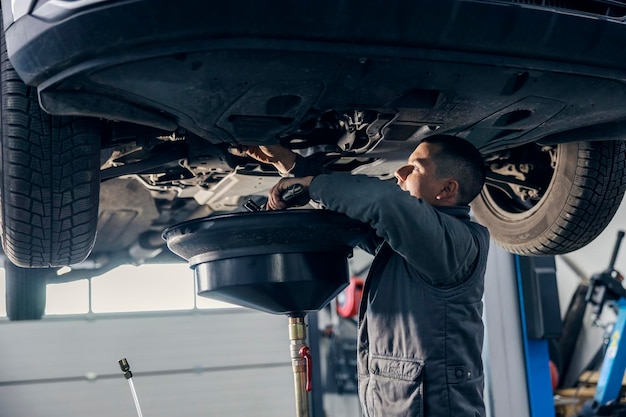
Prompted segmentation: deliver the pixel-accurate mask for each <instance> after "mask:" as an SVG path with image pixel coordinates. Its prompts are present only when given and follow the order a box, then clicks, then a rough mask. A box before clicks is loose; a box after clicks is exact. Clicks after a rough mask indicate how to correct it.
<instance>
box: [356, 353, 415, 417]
mask: <svg viewBox="0 0 626 417" xmlns="http://www.w3.org/2000/svg"><path fill="white" fill-rule="evenodd" d="M368 368H369V369H368V370H369V382H368V383H367V386H366V387H364V388H365V398H364V406H365V407H366V408H367V412H366V415H368V416H369V417H408V416H410V417H420V416H423V410H424V399H423V397H424V389H423V384H422V382H423V376H422V370H423V369H424V362H422V361H417V360H410V359H401V358H394V357H388V356H381V355H372V356H371V357H370V360H369V367H368Z"/></svg>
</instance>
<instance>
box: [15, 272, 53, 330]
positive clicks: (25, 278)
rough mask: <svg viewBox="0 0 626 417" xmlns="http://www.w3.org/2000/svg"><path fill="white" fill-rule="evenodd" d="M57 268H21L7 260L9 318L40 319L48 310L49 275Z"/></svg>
mask: <svg viewBox="0 0 626 417" xmlns="http://www.w3.org/2000/svg"><path fill="white" fill-rule="evenodd" d="M54 273H55V270H54V269H52V270H49V269H36V268H20V267H18V266H15V265H13V264H12V263H11V262H9V261H8V260H6V261H5V262H4V277H5V282H6V305H7V317H8V318H9V320H39V319H41V318H42V317H43V315H44V313H45V310H46V285H47V277H49V276H50V275H51V274H54Z"/></svg>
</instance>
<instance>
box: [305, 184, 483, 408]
mask: <svg viewBox="0 0 626 417" xmlns="http://www.w3.org/2000/svg"><path fill="white" fill-rule="evenodd" d="M310 195H311V198H312V199H313V200H315V201H318V202H319V203H321V204H322V205H323V206H325V207H326V208H328V209H330V210H333V211H338V212H342V213H345V214H347V215H348V216H349V217H351V218H354V219H357V220H361V221H363V222H366V223H369V224H370V225H371V226H372V228H373V229H374V230H375V232H376V234H377V235H378V237H379V238H381V239H382V240H383V241H384V243H383V244H382V245H381V246H379V247H378V250H377V253H376V256H375V258H374V261H373V263H372V266H371V268H370V272H369V275H368V277H367V279H366V281H365V287H364V292H363V299H362V303H361V308H360V311H359V330H358V373H359V375H358V377H359V398H360V400H361V405H362V409H363V413H364V415H365V416H366V417H383V416H384V417H400V416H403V417H409V416H410V417H420V416H426V417H444V416H454V417H462V416H470V417H483V416H484V415H485V407H484V401H483V385H484V378H483V366H482V355H481V353H482V345H483V330H484V329H483V322H482V295H483V289H484V287H483V277H484V272H485V267H486V259H487V252H488V247H489V234H488V232H487V230H486V229H485V228H484V227H482V226H480V225H478V224H477V223H474V222H471V221H470V218H469V207H467V206H463V207H440V208H433V207H432V206H430V205H429V204H427V203H426V202H424V201H423V200H421V199H418V198H415V197H412V196H411V195H410V194H409V193H407V192H405V191H403V190H401V189H400V188H399V187H398V186H397V185H396V184H393V183H391V182H389V181H381V180H379V179H376V178H370V177H366V176H363V175H350V174H332V175H320V176H317V177H315V179H314V180H313V182H312V184H311V188H310Z"/></svg>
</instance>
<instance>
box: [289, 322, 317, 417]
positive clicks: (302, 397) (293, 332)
mask: <svg viewBox="0 0 626 417" xmlns="http://www.w3.org/2000/svg"><path fill="white" fill-rule="evenodd" d="M289 340H290V342H291V345H290V350H291V365H292V369H293V382H294V388H295V395H296V416H297V417H309V395H308V391H310V390H311V378H310V373H311V369H312V368H311V355H310V352H309V347H308V346H307V345H306V325H305V322H304V316H290V317H289Z"/></svg>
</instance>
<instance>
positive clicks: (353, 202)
mask: <svg viewBox="0 0 626 417" xmlns="http://www.w3.org/2000/svg"><path fill="white" fill-rule="evenodd" d="M309 193H310V195H311V198H312V199H313V200H316V201H318V202H320V203H321V204H322V205H324V206H325V207H327V208H329V209H330V210H334V211H338V212H341V213H345V214H347V215H348V216H349V217H351V218H354V219H356V220H360V221H363V222H366V223H368V224H370V226H371V227H373V228H374V229H375V230H376V233H377V235H379V236H381V237H382V238H384V239H385V240H386V241H387V242H388V243H389V245H390V246H391V247H392V248H393V249H394V250H395V251H396V252H398V253H399V254H401V255H402V256H403V257H404V258H405V259H406V260H407V261H408V262H409V263H410V264H411V265H412V266H414V267H415V268H416V269H417V270H419V271H421V272H422V273H423V274H425V275H426V276H428V277H430V279H431V282H432V283H433V284H434V285H449V284H453V283H455V282H459V281H462V280H463V279H464V278H465V274H466V272H467V271H469V270H470V269H471V265H472V263H473V262H474V260H475V258H476V256H477V254H478V248H477V244H476V242H475V240H474V237H473V235H472V232H471V230H470V229H469V228H468V227H467V226H466V225H465V224H464V223H463V222H462V221H460V220H458V219H456V218H454V217H451V216H448V215H445V214H442V213H440V212H439V211H438V210H436V209H435V208H433V207H432V206H430V205H429V204H428V203H426V202H425V201H424V200H422V199H418V198H415V197H413V196H411V195H410V194H409V193H407V192H405V191H403V190H401V189H400V188H399V187H397V186H395V184H391V183H389V182H388V181H381V180H379V179H377V178H371V177H367V176H364V175H351V174H341V173H337V174H333V175H320V176H317V177H315V179H313V180H312V181H311V183H310V189H309ZM451 281H452V282H451Z"/></svg>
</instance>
